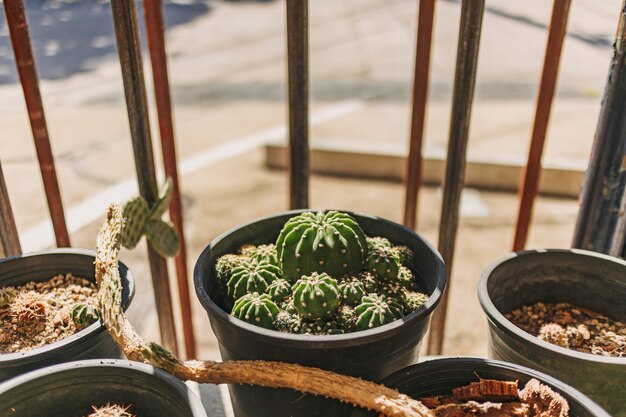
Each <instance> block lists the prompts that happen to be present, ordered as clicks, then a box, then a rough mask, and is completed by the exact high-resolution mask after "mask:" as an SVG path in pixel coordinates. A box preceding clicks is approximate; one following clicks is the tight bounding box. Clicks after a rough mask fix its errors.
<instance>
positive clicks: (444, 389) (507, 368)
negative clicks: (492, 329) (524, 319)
mask: <svg viewBox="0 0 626 417" xmlns="http://www.w3.org/2000/svg"><path fill="white" fill-rule="evenodd" d="M478 378H482V379H492V380H499V381H517V382H518V385H519V387H520V388H521V387H522V386H524V385H526V384H527V383H528V382H529V381H530V380H531V379H533V378H534V379H536V380H538V381H539V382H540V383H542V384H545V385H547V386H548V387H549V388H551V389H552V390H553V391H555V392H557V393H558V394H560V395H561V396H562V397H563V398H564V399H565V400H566V401H567V403H568V404H569V415H571V416H575V417H609V414H608V413H607V412H606V411H604V410H603V409H602V408H601V407H600V406H598V405H597V404H596V403H594V402H593V401H592V400H590V399H589V398H587V397H586V396H585V395H583V394H582V393H580V392H579V391H577V390H576V389H574V388H572V387H570V386H568V385H566V384H564V383H562V382H560V381H558V380H556V379H554V378H552V377H550V376H548V375H546V374H543V373H540V372H537V371H534V370H532V369H529V368H525V367H523V366H519V365H515V364H511V363H506V362H501V361H495V360H490V359H483V358H444V359H435V360H429V361H426V362H423V363H419V364H417V365H411V366H409V367H407V368H404V369H402V370H399V371H397V372H395V373H393V374H392V375H389V376H388V377H387V378H385V379H384V380H383V381H382V383H383V384H385V385H387V386H389V387H392V388H397V389H398V390H399V391H400V392H402V393H404V394H407V395H409V396H411V397H413V398H416V399H419V398H423V397H431V396H436V395H449V394H450V393H451V391H452V390H453V389H455V388H459V387H463V386H467V385H469V384H471V383H474V382H476V381H477V380H478ZM375 415H376V414H375V413H372V412H367V411H366V410H363V409H357V410H355V411H354V413H353V414H352V417H367V416H375Z"/></svg>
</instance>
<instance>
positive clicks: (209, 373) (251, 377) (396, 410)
mask: <svg viewBox="0 0 626 417" xmlns="http://www.w3.org/2000/svg"><path fill="white" fill-rule="evenodd" d="M122 229H123V218H122V214H121V210H120V208H119V207H118V206H116V205H111V206H110V207H109V209H108V212H107V218H106V222H105V224H104V226H103V227H102V229H101V230H100V233H99V234H98V240H97V254H96V280H97V281H98V286H99V291H98V303H99V306H100V311H101V313H102V320H103V322H104V324H105V326H106V328H107V330H108V331H109V332H110V333H111V336H112V337H113V339H114V340H115V341H116V342H117V344H118V345H119V346H120V348H121V349H122V351H123V352H124V354H125V355H126V357H127V358H128V359H130V360H134V361H140V362H145V363H148V364H150V365H153V366H156V367H158V368H161V369H164V370H166V371H167V372H169V373H171V374H172V375H174V376H176V377H178V378H180V379H182V380H191V381H196V382H199V383H211V384H250V385H260V386H264V387H273V388H292V389H294V390H298V391H301V392H304V393H308V394H315V395H323V396H326V397H329V398H335V399H338V400H340V401H343V402H348V403H351V404H354V405H356V406H359V407H363V408H366V409H371V410H376V411H378V412H380V413H383V414H385V415H387V416H392V417H395V416H404V417H434V414H433V413H432V411H430V410H429V409H428V408H426V407H425V406H424V405H423V404H422V403H421V402H419V401H416V400H413V399H411V398H409V397H407V396H405V395H402V394H400V393H399V392H398V391H396V390H393V389H390V388H387V387H385V386H382V385H378V384H374V383H372V382H367V381H363V380H361V379H358V378H353V377H348V376H344V375H339V374H335V373H332V372H328V371H324V370H321V369H317V368H309V367H304V366H300V365H294V364H286V363H280V362H265V361H227V362H213V361H185V362H182V361H180V360H179V359H178V358H176V357H175V356H173V355H172V354H171V353H170V352H169V351H167V350H166V349H164V348H163V347H161V346H159V345H158V344H156V343H149V342H146V341H145V340H144V339H142V338H141V337H140V336H139V335H138V334H137V332H136V331H135V330H134V329H133V327H132V325H131V324H130V322H129V321H128V318H127V317H126V315H125V314H124V312H123V311H122V308H121V298H122V296H121V294H122V292H121V291H122V288H121V280H120V275H119V270H118V266H117V262H118V254H119V248H120V242H121V232H122Z"/></svg>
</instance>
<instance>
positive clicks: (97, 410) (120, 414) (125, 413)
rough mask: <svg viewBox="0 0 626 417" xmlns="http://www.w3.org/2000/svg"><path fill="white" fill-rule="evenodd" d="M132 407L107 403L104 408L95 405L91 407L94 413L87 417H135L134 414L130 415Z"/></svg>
mask: <svg viewBox="0 0 626 417" xmlns="http://www.w3.org/2000/svg"><path fill="white" fill-rule="evenodd" d="M130 407H131V406H130V405H129V406H125V405H119V404H113V405H111V404H110V403H107V405H105V406H103V407H96V406H95V405H92V406H91V409H92V410H93V412H92V413H91V414H89V415H88V416H87V417H135V415H134V414H131V413H130V411H129V410H130Z"/></svg>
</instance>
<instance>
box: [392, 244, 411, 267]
mask: <svg viewBox="0 0 626 417" xmlns="http://www.w3.org/2000/svg"><path fill="white" fill-rule="evenodd" d="M392 249H393V251H394V252H395V253H396V257H397V258H398V262H400V265H404V266H408V265H409V264H410V263H411V260H412V259H413V251H412V250H411V249H409V248H407V247H406V246H402V245H398V246H394V247H393V248H392Z"/></svg>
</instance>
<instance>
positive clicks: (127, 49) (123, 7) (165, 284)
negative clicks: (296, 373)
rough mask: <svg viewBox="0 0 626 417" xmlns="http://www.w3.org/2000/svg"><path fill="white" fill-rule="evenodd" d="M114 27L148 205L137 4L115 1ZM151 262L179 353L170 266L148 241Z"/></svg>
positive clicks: (169, 342) (168, 338)
mask: <svg viewBox="0 0 626 417" xmlns="http://www.w3.org/2000/svg"><path fill="white" fill-rule="evenodd" d="M111 10H112V12H113V24H114V27H115V35H116V38H117V49H118V53H119V56H120V65H121V68H122V79H123V81H124V94H125V96H126V110H127V112H128V121H129V124H130V134H131V138H132V141H133V151H134V152H133V153H134V155H135V169H136V170H137V181H138V183H139V193H140V194H141V195H142V196H143V197H144V198H145V199H146V201H147V202H148V204H149V205H152V204H154V202H155V201H156V199H157V198H158V187H157V182H156V173H155V167H154V156H153V153H152V139H151V136H150V123H149V118H148V103H147V99H146V86H145V84H144V75H143V63H142V58H141V44H140V41H139V30H138V27H137V10H136V7H135V2H134V1H128V0H112V1H111ZM148 259H149V262H150V270H151V272H152V285H153V288H154V297H155V301H156V310H157V315H158V316H159V328H160V331H161V341H162V342H163V344H164V345H165V347H166V348H167V349H169V350H171V351H172V353H174V352H176V353H177V347H176V329H175V326H174V314H173V310H172V297H171V294H170V286H169V278H168V273H167V263H166V261H165V259H164V258H163V257H162V256H160V255H159V254H158V253H157V252H156V251H155V250H154V248H153V247H152V245H151V244H150V243H149V242H148Z"/></svg>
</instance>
